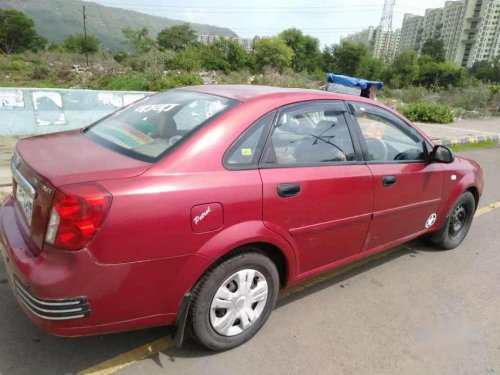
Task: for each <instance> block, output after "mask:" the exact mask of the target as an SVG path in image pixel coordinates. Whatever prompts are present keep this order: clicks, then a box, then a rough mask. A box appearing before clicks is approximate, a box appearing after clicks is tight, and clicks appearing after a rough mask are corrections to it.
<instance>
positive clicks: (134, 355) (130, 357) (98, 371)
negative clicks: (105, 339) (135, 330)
mask: <svg viewBox="0 0 500 375" xmlns="http://www.w3.org/2000/svg"><path fill="white" fill-rule="evenodd" d="M172 346H174V339H173V337H172V336H166V337H162V338H161V339H158V340H156V341H153V342H151V343H149V344H145V345H143V346H140V347H138V348H137V349H133V350H131V351H129V352H126V353H123V354H120V355H118V356H116V357H115V358H111V359H110V360H108V361H105V362H101V363H99V364H97V365H95V366H94V367H90V368H88V369H86V370H83V371H82V372H80V373H79V374H81V375H109V374H114V373H115V372H116V371H118V370H121V369H124V368H125V367H128V366H130V365H131V364H133V363H135V362H138V361H141V360H143V359H145V358H147V357H149V356H151V355H153V354H156V353H159V352H161V351H162V350H165V349H168V348H171V347H172Z"/></svg>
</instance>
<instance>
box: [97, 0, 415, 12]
mask: <svg viewBox="0 0 500 375" xmlns="http://www.w3.org/2000/svg"><path fill="white" fill-rule="evenodd" d="M100 4H102V5H109V6H113V7H122V8H127V9H131V8H134V9H137V10H141V9H143V10H144V9H148V10H150V9H153V10H161V9H164V10H168V11H169V12H172V13H179V12H186V11H189V12H191V13H223V14H226V13H229V14H248V13H251V14H267V13H273V12H280V13H287V14H288V13H325V12H340V11H345V12H353V11H363V12H371V11H377V10H378V9H380V8H379V6H378V5H373V4H355V5H344V6H306V7H302V6H301V7H259V8H255V7H231V6H227V7H226V6H224V7H220V6H180V5H160V4H133V3H123V2H112V1H110V2H100ZM398 8H407V9H419V8H417V7H413V6H402V5H401V6H398Z"/></svg>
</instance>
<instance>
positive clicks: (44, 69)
mask: <svg viewBox="0 0 500 375" xmlns="http://www.w3.org/2000/svg"><path fill="white" fill-rule="evenodd" d="M49 76H50V69H49V67H48V66H47V64H45V63H43V62H40V63H38V62H37V63H36V64H35V63H34V64H33V67H32V70H31V74H30V77H31V78H33V79H46V78H48V77H49Z"/></svg>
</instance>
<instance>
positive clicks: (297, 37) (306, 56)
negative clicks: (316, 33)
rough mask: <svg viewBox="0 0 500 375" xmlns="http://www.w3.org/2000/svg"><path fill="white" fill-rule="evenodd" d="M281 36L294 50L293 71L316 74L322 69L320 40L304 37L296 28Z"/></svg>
mask: <svg viewBox="0 0 500 375" xmlns="http://www.w3.org/2000/svg"><path fill="white" fill-rule="evenodd" d="M279 36H280V37H281V38H282V39H283V40H284V41H285V43H286V44H287V46H288V47H290V48H291V49H292V50H293V59H292V68H293V70H295V71H296V72H302V71H308V72H314V71H315V70H318V69H319V68H320V61H321V51H320V50H319V40H318V39H316V38H313V37H312V36H310V35H304V34H303V33H302V31H301V30H299V29H296V28H291V29H286V30H284V31H282V32H281V34H279Z"/></svg>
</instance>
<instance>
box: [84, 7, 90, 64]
mask: <svg viewBox="0 0 500 375" xmlns="http://www.w3.org/2000/svg"><path fill="white" fill-rule="evenodd" d="M83 36H84V39H85V57H86V59H87V68H88V67H89V50H88V45H87V16H86V15H85V5H84V6H83Z"/></svg>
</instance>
